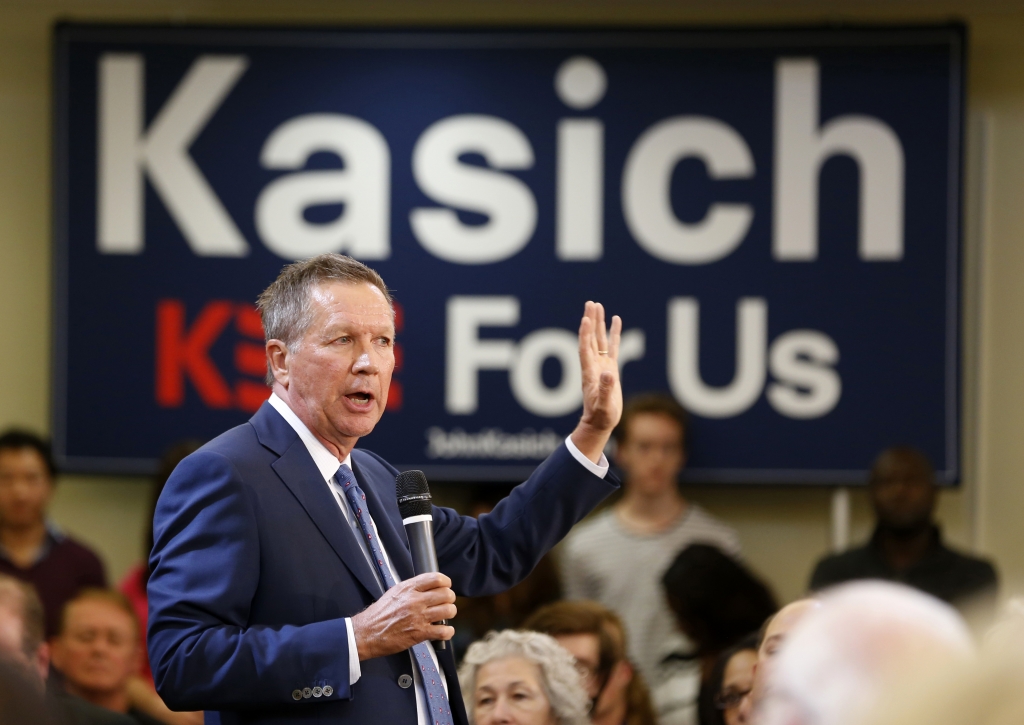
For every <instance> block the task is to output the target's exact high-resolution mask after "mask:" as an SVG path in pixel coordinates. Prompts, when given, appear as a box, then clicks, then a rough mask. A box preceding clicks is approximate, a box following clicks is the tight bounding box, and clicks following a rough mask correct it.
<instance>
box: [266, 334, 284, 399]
mask: <svg viewBox="0 0 1024 725" xmlns="http://www.w3.org/2000/svg"><path fill="white" fill-rule="evenodd" d="M266 351H267V364H268V365H270V371H271V372H272V373H273V374H274V380H275V381H276V382H278V383H280V384H281V385H283V386H284V387H286V388H287V387H288V363H289V362H290V360H289V359H288V346H287V345H285V344H284V343H283V342H281V341H280V340H267V343H266Z"/></svg>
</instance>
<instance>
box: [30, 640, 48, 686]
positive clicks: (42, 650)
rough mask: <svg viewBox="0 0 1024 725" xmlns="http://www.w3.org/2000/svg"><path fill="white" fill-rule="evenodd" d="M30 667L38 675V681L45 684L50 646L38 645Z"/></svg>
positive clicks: (46, 644)
mask: <svg viewBox="0 0 1024 725" xmlns="http://www.w3.org/2000/svg"><path fill="white" fill-rule="evenodd" d="M32 666H33V667H35V669H36V672H37V673H39V679H41V680H42V681H43V682H44V683H45V682H46V678H47V676H48V675H49V674H50V645H49V644H48V643H46V642H43V643H42V644H40V645H39V649H37V650H36V655H35V657H33V658H32Z"/></svg>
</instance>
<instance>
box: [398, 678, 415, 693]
mask: <svg viewBox="0 0 1024 725" xmlns="http://www.w3.org/2000/svg"><path fill="white" fill-rule="evenodd" d="M410 685H412V675H402V676H401V677H399V678H398V686H399V687H401V688H402V689H403V690H407V689H409V686H410Z"/></svg>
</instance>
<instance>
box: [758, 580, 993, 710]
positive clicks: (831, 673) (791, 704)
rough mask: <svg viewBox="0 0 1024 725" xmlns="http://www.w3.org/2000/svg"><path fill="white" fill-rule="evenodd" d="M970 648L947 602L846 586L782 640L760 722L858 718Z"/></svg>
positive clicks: (892, 589) (899, 590)
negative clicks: (891, 693) (891, 691)
mask: <svg viewBox="0 0 1024 725" xmlns="http://www.w3.org/2000/svg"><path fill="white" fill-rule="evenodd" d="M973 652H974V643H973V640H972V639H971V635H970V632H969V631H968V629H967V625H966V624H965V623H964V621H963V619H962V618H961V617H960V615H959V614H958V613H957V612H956V610H955V609H953V608H952V607H951V606H949V605H948V604H946V603H945V602H941V601H939V600H938V599H936V598H934V597H932V596H929V595H927V594H924V593H922V592H919V591H917V590H914V589H911V588H910V587H906V586H903V585H900V584H893V583H889V582H882V581H865V582H855V583H851V584H844V585H841V586H838V587H835V588H834V589H832V590H829V591H826V592H825V593H824V594H823V596H822V597H821V607H820V608H819V609H817V610H815V611H814V612H811V613H810V614H808V615H807V617H806V618H805V619H803V620H802V621H801V622H800V623H799V624H798V625H797V626H796V627H795V628H794V630H793V632H792V633H791V634H790V635H789V637H788V638H787V639H786V641H785V642H784V643H783V644H782V648H781V649H780V651H779V654H778V656H777V657H776V659H775V661H774V662H773V664H772V666H771V670H770V672H769V674H768V681H767V683H766V692H765V694H764V697H763V700H762V702H761V703H760V707H759V713H758V718H757V722H758V723H759V725H847V724H849V723H855V722H859V721H860V719H861V718H862V717H864V716H865V715H866V714H867V713H868V712H869V711H870V710H871V709H872V707H873V706H874V705H875V704H876V703H877V702H878V701H879V699H880V698H881V697H882V696H883V694H884V693H885V692H886V690H887V689H891V688H893V687H901V686H903V685H904V684H906V682H907V678H910V677H916V676H919V675H920V674H921V672H922V671H923V670H927V669H929V668H931V667H934V666H941V665H943V664H946V663H950V662H956V661H959V660H960V659H963V658H968V657H970V656H971V655H972V654H973Z"/></svg>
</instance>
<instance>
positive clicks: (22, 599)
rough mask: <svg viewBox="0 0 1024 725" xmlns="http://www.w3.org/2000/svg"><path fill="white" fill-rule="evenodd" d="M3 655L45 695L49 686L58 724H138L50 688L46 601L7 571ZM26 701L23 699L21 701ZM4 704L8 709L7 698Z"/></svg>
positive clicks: (0, 601)
mask: <svg viewBox="0 0 1024 725" xmlns="http://www.w3.org/2000/svg"><path fill="white" fill-rule="evenodd" d="M0 657H2V658H3V659H4V660H6V661H8V662H10V663H12V664H13V665H15V666H16V667H17V668H18V669H19V670H20V671H21V672H22V673H24V675H25V682H26V683H28V684H30V685H31V686H32V687H33V688H34V689H35V690H36V691H37V693H38V695H40V696H41V695H42V694H43V692H44V690H46V709H47V711H48V715H49V716H50V717H49V721H50V722H52V723H55V724H56V725H135V722H134V721H133V720H132V719H131V718H129V717H128V716H127V715H122V714H119V713H116V712H112V711H110V710H105V709H104V708H101V707H96V706H95V705H92V704H90V703H88V702H85V701H84V700H80V699H78V698H77V697H72V696H70V695H67V694H66V693H64V692H63V691H62V690H61V688H60V687H59V686H58V687H54V688H47V675H48V673H49V669H50V646H49V645H48V644H47V643H46V641H45V640H44V639H43V606H42V603H41V602H40V601H39V597H38V596H37V595H36V592H35V590H34V589H32V587H31V586H30V585H28V584H26V583H24V582H22V581H19V580H18V579H15V578H14V577H10V576H7V575H5V574H0ZM0 676H2V675H0ZM37 693H24V695H25V700H26V701H27V700H29V699H30V698H35V696H36V694H37ZM24 704H25V702H24V701H23V702H22V703H21V705H24ZM0 705H3V706H4V708H5V710H6V708H7V703H6V702H2V703H0ZM5 714H9V713H5ZM37 714H38V712H37ZM10 722H12V723H14V722H18V721H17V720H11V721H10ZM23 722H32V723H38V722H46V720H45V719H42V720H40V719H39V718H33V719H32V720H26V721H23Z"/></svg>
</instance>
